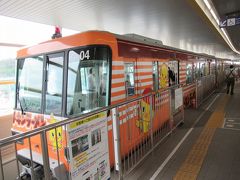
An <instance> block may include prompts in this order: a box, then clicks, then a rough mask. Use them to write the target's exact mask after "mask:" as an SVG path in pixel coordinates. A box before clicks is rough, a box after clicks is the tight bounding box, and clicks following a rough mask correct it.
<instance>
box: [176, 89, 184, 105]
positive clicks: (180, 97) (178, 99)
mask: <svg viewBox="0 0 240 180" xmlns="http://www.w3.org/2000/svg"><path fill="white" fill-rule="evenodd" d="M182 105H183V91H182V88H178V89H175V109H177V108H179V107H181V106H182Z"/></svg>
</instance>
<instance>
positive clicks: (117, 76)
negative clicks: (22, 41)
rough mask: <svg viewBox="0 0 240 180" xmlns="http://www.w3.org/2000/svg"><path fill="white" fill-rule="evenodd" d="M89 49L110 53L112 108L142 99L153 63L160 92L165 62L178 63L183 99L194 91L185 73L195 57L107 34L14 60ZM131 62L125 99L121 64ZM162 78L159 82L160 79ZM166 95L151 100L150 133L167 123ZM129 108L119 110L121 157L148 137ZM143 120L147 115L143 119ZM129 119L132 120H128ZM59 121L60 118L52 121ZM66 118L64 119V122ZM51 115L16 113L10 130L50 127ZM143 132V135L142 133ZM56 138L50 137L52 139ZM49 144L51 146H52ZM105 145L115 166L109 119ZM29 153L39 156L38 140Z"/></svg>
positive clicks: (35, 49) (57, 42)
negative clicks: (130, 92) (131, 77)
mask: <svg viewBox="0 0 240 180" xmlns="http://www.w3.org/2000/svg"><path fill="white" fill-rule="evenodd" d="M88 45H107V46H108V47H109V48H110V49H111V59H112V62H111V64H112V66H111V94H110V98H111V101H110V103H111V104H116V103H119V102H123V101H125V100H126V99H129V98H134V97H137V96H141V95H142V94H143V92H144V90H146V89H153V78H152V68H153V62H159V67H158V68H159V70H160V71H161V72H160V71H159V77H160V79H159V81H161V82H160V85H161V87H160V88H162V89H164V88H166V87H168V86H169V85H168V81H169V79H168V77H167V76H168V74H166V72H165V74H161V73H163V72H164V71H166V68H165V70H162V69H161V68H164V66H166V67H167V65H168V62H169V61H171V60H177V61H179V67H178V68H179V69H178V70H179V71H178V77H179V83H180V84H185V86H186V87H185V88H184V96H188V94H190V93H192V92H193V91H194V85H193V84H189V85H186V69H187V63H190V64H193V61H192V59H193V58H194V57H197V55H195V54H191V53H189V52H183V51H180V50H179V51H178V50H175V49H172V48H168V47H164V46H157V45H154V44H151V43H144V42H142V43H141V42H138V41H136V42H135V41H132V40H131V39H129V40H128V38H126V37H125V36H120V35H115V34H111V33H108V32H101V31H90V32H84V33H81V34H76V35H72V36H69V37H64V38H59V39H54V40H51V41H47V42H44V43H41V44H38V45H36V46H32V47H28V48H25V49H22V50H20V51H18V53H17V58H18V59H21V58H24V57H29V56H35V55H39V54H47V53H53V52H61V51H64V50H66V49H71V48H75V47H81V46H88ZM127 62H131V63H134V70H135V71H134V77H135V78H134V82H135V91H136V93H135V95H134V96H131V97H127V96H126V88H125V79H124V77H125V76H124V73H125V72H124V63H127ZM161 78H162V79H161ZM169 96H170V95H169V94H168V92H165V93H164V94H163V95H161V96H159V97H156V98H155V99H154V101H155V103H156V105H155V106H156V107H155V108H154V109H153V113H154V115H155V116H154V120H153V131H156V130H158V129H159V128H160V127H161V126H162V125H163V124H164V122H166V121H167V120H169V118H170V116H169V114H170V108H169V107H170V102H169ZM141 103H142V105H143V106H146V108H149V107H148V105H149V103H148V102H147V101H145V102H141ZM130 106H132V107H136V108H135V109H134V108H129V107H128V106H124V107H121V108H120V111H119V114H120V117H119V121H120V124H121V126H120V134H121V135H122V136H121V152H122V156H124V155H125V154H127V153H128V152H129V150H130V149H132V148H134V147H135V146H136V145H137V144H138V143H140V141H141V140H142V139H143V138H144V137H146V136H147V135H148V133H149V132H148V131H147V129H148V124H144V125H143V124H141V123H142V122H139V117H138V116H137V115H136V114H137V113H136V109H137V108H138V107H137V104H136V103H135V104H134V103H132V104H131V105H130ZM144 116H145V117H146V118H147V117H148V116H149V114H145V115H144ZM128 117H131V118H128ZM54 118H57V119H58V120H60V119H61V118H60V117H54ZM66 118H67V117H64V119H66ZM50 119H51V117H50V115H48V116H45V115H41V114H40V115H38V114H33V113H26V115H21V113H20V111H19V110H16V111H15V113H14V119H13V127H12V129H13V130H14V131H18V132H25V131H28V130H31V129H35V128H37V127H41V126H44V125H46V124H50V123H51V120H50ZM129 128H130V130H131V136H129V134H128V133H129V132H128V131H129ZM142 131H144V132H145V133H142ZM65 133H66V132H65V130H64V129H62V133H61V136H62V142H61V143H62V145H61V147H63V146H66V139H65V137H66V136H65ZM50 136H51V135H50V134H49V135H48V142H49V147H48V152H49V157H50V158H52V159H57V155H56V150H55V149H54V147H53V144H55V145H56V143H58V142H55V143H54V140H51V139H50ZM56 136H57V138H58V135H56V134H55V135H53V137H55V138H56ZM51 141H52V143H51ZM108 141H109V158H110V164H111V165H113V163H114V147H113V132H112V119H111V117H110V116H109V117H108ZM31 142H32V150H33V151H36V152H38V153H40V154H41V152H42V149H41V144H40V137H39V135H38V136H34V137H33V138H31ZM17 148H18V150H20V149H22V148H28V149H29V145H28V141H27V140H24V143H23V144H19V145H18V147H17ZM59 154H60V161H61V162H63V163H64V164H65V167H66V169H69V164H68V162H67V160H66V158H65V156H64V148H60V149H59Z"/></svg>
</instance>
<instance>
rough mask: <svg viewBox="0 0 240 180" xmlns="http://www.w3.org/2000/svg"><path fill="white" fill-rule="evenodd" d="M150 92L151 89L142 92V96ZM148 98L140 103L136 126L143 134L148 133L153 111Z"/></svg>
mask: <svg viewBox="0 0 240 180" xmlns="http://www.w3.org/2000/svg"><path fill="white" fill-rule="evenodd" d="M151 91H152V89H151V88H147V89H145V90H144V91H143V94H148V93H150V92H151ZM150 98H151V97H147V98H144V99H142V100H141V102H140V105H141V106H140V107H141V109H140V119H139V120H137V122H136V126H137V127H138V128H139V129H140V130H142V131H143V132H144V133H146V132H148V131H149V129H150V123H151V111H152V113H153V110H152V109H151V107H150Z"/></svg>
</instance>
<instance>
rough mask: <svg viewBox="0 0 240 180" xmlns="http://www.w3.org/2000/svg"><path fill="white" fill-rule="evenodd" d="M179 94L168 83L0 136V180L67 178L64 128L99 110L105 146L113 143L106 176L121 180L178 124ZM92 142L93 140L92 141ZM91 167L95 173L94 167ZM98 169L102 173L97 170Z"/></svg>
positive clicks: (181, 116)
mask: <svg viewBox="0 0 240 180" xmlns="http://www.w3.org/2000/svg"><path fill="white" fill-rule="evenodd" d="M182 93H183V92H182V88H180V87H179V86H173V87H170V88H168V89H166V90H163V91H159V92H157V93H150V94H147V95H144V96H141V97H138V98H133V99H129V100H127V101H125V102H122V103H119V104H116V105H111V106H109V107H104V108H101V109H97V110H94V111H92V112H90V113H87V114H83V115H81V116H80V117H74V118H70V119H64V120H62V121H59V122H56V123H54V124H49V125H46V126H42V127H40V128H38V129H34V130H32V131H28V132H25V133H22V134H16V135H14V136H12V137H8V138H5V139H2V140H0V179H2V180H8V179H15V178H16V177H18V178H19V179H20V177H24V176H25V177H24V178H26V179H27V178H28V179H33V180H34V179H35V180H38V179H44V180H50V179H52V178H55V179H59V180H61V179H62V180H65V179H71V176H72V174H69V173H68V172H69V171H70V169H71V168H70V167H69V166H66V162H67V163H70V164H71V162H69V160H70V158H69V142H67V140H68V138H69V136H71V135H69V134H67V133H66V130H67V129H68V127H69V126H70V127H71V124H74V123H75V124H79V123H80V124H81V122H83V121H87V120H89V121H90V119H89V118H91V117H93V116H94V115H97V114H100V113H107V114H108V115H109V116H108V117H106V118H108V122H107V123H108V137H109V139H108V141H109V143H108V144H110V146H109V147H111V143H112V145H113V147H114V148H113V153H114V154H112V157H114V158H113V159H111V153H112V152H111V148H110V151H109V153H110V166H111V179H122V178H123V177H124V176H126V175H127V174H128V173H130V172H131V171H132V170H133V169H134V168H135V167H136V166H137V165H138V164H139V163H140V162H142V160H143V159H144V158H145V157H146V156H147V155H148V154H149V153H151V152H152V151H153V149H154V148H155V147H156V146H157V145H158V144H159V143H160V142H161V141H162V140H163V139H165V138H166V137H167V136H168V135H169V134H170V133H171V132H172V130H173V129H174V128H175V127H176V126H177V125H178V124H179V123H181V122H183V120H184V109H183V102H182V101H183V100H182V97H183V95H182ZM59 128H61V129H62V131H63V132H62V134H61V136H62V137H63V138H62V142H61V144H59V143H58V142H59V138H60V137H59V135H58V134H59ZM49 135H53V136H52V137H54V141H55V152H56V155H55V158H50V154H49V153H51V152H50V151H49V149H50V148H53V147H52V146H51V147H50V145H49V141H50V139H49ZM97 138H98V137H97ZM36 139H39V142H38V143H39V144H40V145H39V144H36ZM64 139H65V140H64ZM100 139H101V138H100ZM98 140H99V138H98V139H96V140H94V141H98ZM83 141H84V140H83ZM72 142H73V141H71V143H72ZM95 143H96V142H95ZM21 144H22V146H23V144H24V147H21ZM19 146H20V147H21V148H19ZM9 147H10V148H11V149H12V152H11V153H7V156H6V155H4V154H5V150H6V149H7V148H9ZM81 148H82V147H81ZM87 148H88V147H87ZM71 151H73V149H71ZM40 152H41V153H40ZM72 153H73V152H72ZM63 156H64V157H63ZM16 157H18V158H16ZM23 157H25V158H23ZM26 157H27V158H26ZM51 157H52V155H51ZM64 160H66V161H65V162H64ZM19 162H21V163H19ZM78 163H81V162H80V161H79V162H78ZM23 165H24V166H23ZM97 171H100V170H99V168H98V169H97ZM101 173H104V172H103V171H101Z"/></svg>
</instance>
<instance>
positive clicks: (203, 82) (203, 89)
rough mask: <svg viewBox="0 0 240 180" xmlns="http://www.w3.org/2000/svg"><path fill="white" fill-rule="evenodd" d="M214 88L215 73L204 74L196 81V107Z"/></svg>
mask: <svg viewBox="0 0 240 180" xmlns="http://www.w3.org/2000/svg"><path fill="white" fill-rule="evenodd" d="M215 88H216V78H215V75H209V76H204V77H202V78H200V79H198V80H197V81H196V92H197V93H196V95H197V107H198V106H199V105H200V104H201V103H202V102H203V101H204V100H205V99H206V98H207V97H208V96H209V95H210V94H211V93H212V92H213V91H214V89H215Z"/></svg>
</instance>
